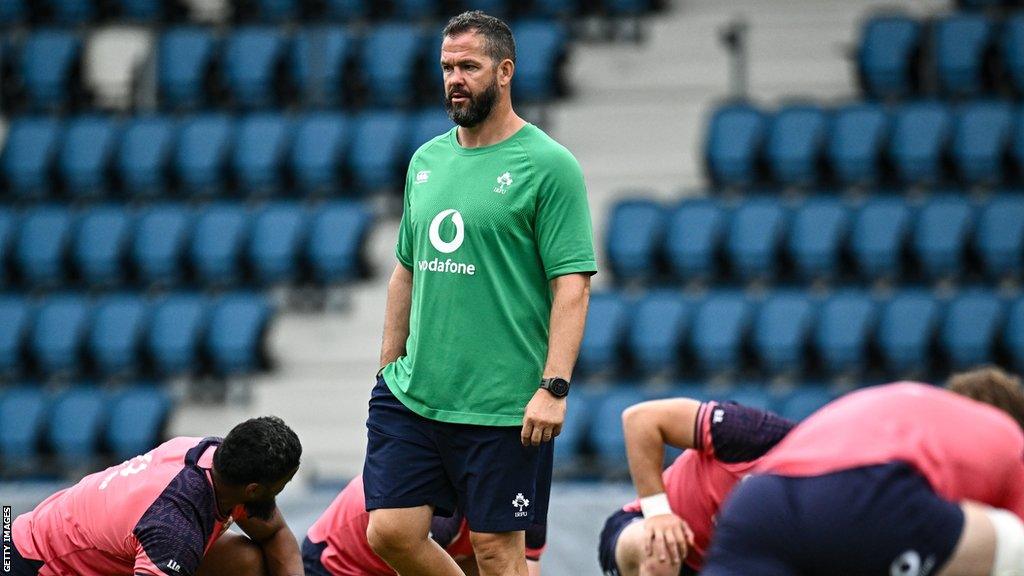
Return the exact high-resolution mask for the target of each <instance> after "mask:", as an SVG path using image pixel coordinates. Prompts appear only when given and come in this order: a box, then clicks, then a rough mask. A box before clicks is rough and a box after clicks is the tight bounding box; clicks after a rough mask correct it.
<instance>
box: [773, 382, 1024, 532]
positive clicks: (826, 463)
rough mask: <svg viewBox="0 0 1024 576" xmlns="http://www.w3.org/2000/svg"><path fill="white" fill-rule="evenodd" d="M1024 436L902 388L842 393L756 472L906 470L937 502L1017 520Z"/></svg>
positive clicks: (991, 413) (981, 413)
mask: <svg viewBox="0 0 1024 576" xmlns="http://www.w3.org/2000/svg"><path fill="white" fill-rule="evenodd" d="M1022 457H1024V432H1022V431H1021V428H1020V427H1019V426H1018V425H1017V423H1016V421H1014V420H1013V419H1012V418H1010V416H1009V415H1007V414H1005V413H1003V412H1002V411H1001V410H999V409H997V408H994V407H992V406H989V405H987V404H982V403H981V402H976V401H974V400H971V399H969V398H965V397H963V396H960V395H958V394H954V393H953V392H950V391H948V390H945V389H942V388H937V387H934V386H929V385H927V384H917V383H911V382H901V383H897V384H889V385H887V386H878V387H874V388H868V389H865V390H861V391H858V392H853V393H851V394H847V395H846V396H844V397H842V398H840V399H838V400H836V401H835V402H833V403H831V404H829V405H828V406H826V407H824V408H822V409H821V410H820V411H818V412H817V413H815V414H813V415H812V416H811V417H810V418H808V419H807V420H805V421H804V422H803V423H801V424H800V425H799V426H797V427H796V429H794V430H793V432H792V433H791V434H790V435H789V436H787V437H786V439H785V440H783V441H782V442H780V443H779V445H778V446H777V447H776V448H775V449H774V450H772V451H771V452H770V453H769V454H768V455H767V456H766V457H765V458H764V459H762V461H761V462H760V463H759V464H758V466H757V471H758V472H769V473H772V474H778V475H782V476H818V475H822V474H829V473H832V472H837V471H840V470H847V469H850V468H859V467H862V466H872V465H876V464H885V463H889V462H906V463H907V464H909V465H911V466H913V467H914V468H915V469H916V470H917V471H918V472H919V473H920V474H921V475H922V476H924V477H925V479H927V480H928V483H929V484H931V487H932V489H934V490H935V492H936V493H938V494H939V495H940V496H942V497H943V498H945V499H947V500H950V501H955V502H958V501H961V500H974V501H976V502H981V503H983V504H988V505H989V506H994V507H997V508H1005V509H1007V510H1010V511H1012V512H1014V513H1016V514H1017V515H1018V516H1020V517H1021V518H1024V459H1022Z"/></svg>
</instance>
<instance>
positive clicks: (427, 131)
mask: <svg viewBox="0 0 1024 576" xmlns="http://www.w3.org/2000/svg"><path fill="white" fill-rule="evenodd" d="M451 127H452V123H451V121H450V120H449V119H448V117H447V116H446V115H445V113H444V111H443V110H440V109H436V108H435V109H433V110H429V111H425V112H422V113H419V114H415V115H412V116H410V115H406V114H404V113H400V112H366V113H362V114H359V115H356V116H346V115H344V114H341V113H335V112H313V113H308V114H302V115H299V116H288V115H282V114H278V113H255V114H252V115H247V116H242V117H237V118H236V117H232V116H229V115H224V114H200V115H197V116H190V117H186V118H183V119H175V118H173V117H167V116H149V115H146V116H137V117H134V118H132V119H130V120H127V121H124V122H121V121H118V120H116V119H114V118H110V117H106V116H96V115H85V116H79V117H75V118H72V119H71V120H68V121H66V122H64V121H61V120H59V119H56V118H53V117H41V116H28V117H19V118H15V119H14V120H13V121H12V123H11V126H10V130H9V132H8V135H7V139H6V142H5V143H4V145H3V151H2V152H0V178H2V180H3V188H2V190H3V191H4V195H6V196H7V198H8V199H10V200H36V199H42V198H47V197H48V198H58V197H65V198H69V199H77V198H87V199H88V198H98V197H103V196H111V195H120V196H122V197H124V198H128V199H147V198H153V197H159V196H168V195H172V194H176V195H178V196H181V197H196V196H227V195H231V194H233V193H234V194H235V195H238V196H273V195H287V194H289V193H292V192H293V191H294V193H295V194H297V195H301V196H308V195H316V196H322V195H332V196H337V195H344V194H345V193H346V190H347V191H350V192H363V193H365V192H369V191H373V190H377V189H381V188H390V189H396V188H398V187H400V186H401V182H402V178H401V176H402V174H404V171H405V164H406V163H407V162H408V160H409V158H410V157H411V156H412V153H413V152H414V151H415V150H416V148H418V147H419V146H420V145H421V144H422V143H424V142H426V141H427V140H429V139H431V138H433V137H435V136H437V135H439V134H442V133H443V132H445V131H447V130H449V129H450V128H451Z"/></svg>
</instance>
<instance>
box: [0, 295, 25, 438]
mask: <svg viewBox="0 0 1024 576" xmlns="http://www.w3.org/2000/svg"><path fill="white" fill-rule="evenodd" d="M32 316H33V307H32V304H31V303H29V302H28V301H27V300H26V299H25V298H23V297H22V296H15V295H12V294H0V376H4V377H9V376H17V375H18V374H20V373H22V372H24V371H25V350H26V348H25V345H26V343H27V338H28V334H29V330H30V329H31V327H32V322H33V318H32ZM0 436H3V435H2V434H0Z"/></svg>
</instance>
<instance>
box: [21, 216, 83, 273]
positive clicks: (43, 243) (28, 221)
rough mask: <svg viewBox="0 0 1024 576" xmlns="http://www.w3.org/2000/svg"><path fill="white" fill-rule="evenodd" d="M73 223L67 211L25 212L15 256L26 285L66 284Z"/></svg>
mask: <svg viewBox="0 0 1024 576" xmlns="http://www.w3.org/2000/svg"><path fill="white" fill-rule="evenodd" d="M71 223H72V218H71V214H70V213H69V212H68V210H67V209H66V208H61V207H56V206H38V207H35V208H32V209H30V210H28V211H27V212H25V214H24V216H22V220H21V229H20V230H19V231H18V245H17V247H16V252H15V254H14V256H15V262H16V263H17V267H18V270H19V271H20V272H21V280H22V282H23V283H24V284H26V285H28V286H33V287H53V286H57V285H59V284H61V283H62V282H63V281H64V279H65V276H66V272H67V270H66V268H65V265H64V258H65V256H66V255H67V250H68V245H69V243H70V240H71Z"/></svg>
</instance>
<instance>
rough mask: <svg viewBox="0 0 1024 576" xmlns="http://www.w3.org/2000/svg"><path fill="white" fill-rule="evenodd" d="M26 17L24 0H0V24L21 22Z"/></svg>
mask: <svg viewBox="0 0 1024 576" xmlns="http://www.w3.org/2000/svg"><path fill="white" fill-rule="evenodd" d="M27 18H28V6H27V5H26V0H6V1H5V2H0V26H14V25H17V24H21V23H22V22H24V21H25V20H26V19H27Z"/></svg>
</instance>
